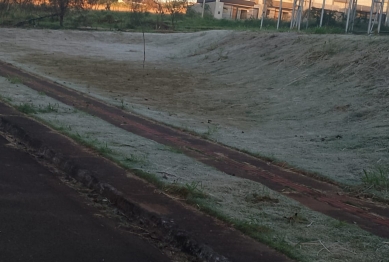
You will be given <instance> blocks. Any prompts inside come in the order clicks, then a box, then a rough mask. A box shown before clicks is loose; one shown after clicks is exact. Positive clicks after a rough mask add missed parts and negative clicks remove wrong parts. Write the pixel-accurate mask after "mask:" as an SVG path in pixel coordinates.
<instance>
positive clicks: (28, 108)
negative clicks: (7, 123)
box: [16, 103, 37, 115]
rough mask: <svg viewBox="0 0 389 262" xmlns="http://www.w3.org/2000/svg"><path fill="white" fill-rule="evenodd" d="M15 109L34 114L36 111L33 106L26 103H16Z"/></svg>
mask: <svg viewBox="0 0 389 262" xmlns="http://www.w3.org/2000/svg"><path fill="white" fill-rule="evenodd" d="M16 109H17V110H19V111H20V112H22V113H24V114H27V115H31V114H36V112H37V111H36V109H35V107H34V106H33V105H31V104H28V103H24V104H20V105H18V106H16Z"/></svg>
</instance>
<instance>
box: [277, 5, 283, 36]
mask: <svg viewBox="0 0 389 262" xmlns="http://www.w3.org/2000/svg"><path fill="white" fill-rule="evenodd" d="M281 16H282V0H280V7H279V8H278V20H277V30H278V28H279V27H280V20H281Z"/></svg>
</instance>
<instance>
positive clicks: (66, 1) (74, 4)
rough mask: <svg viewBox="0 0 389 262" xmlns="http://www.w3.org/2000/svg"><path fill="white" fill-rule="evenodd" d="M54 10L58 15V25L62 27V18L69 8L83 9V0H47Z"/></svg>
mask: <svg viewBox="0 0 389 262" xmlns="http://www.w3.org/2000/svg"><path fill="white" fill-rule="evenodd" d="M49 1H50V4H51V6H52V7H53V9H54V11H55V12H56V13H57V14H58V16H59V25H60V26H61V27H63V19H64V16H65V15H66V13H67V12H68V10H69V8H74V9H83V8H84V1H83V0H49Z"/></svg>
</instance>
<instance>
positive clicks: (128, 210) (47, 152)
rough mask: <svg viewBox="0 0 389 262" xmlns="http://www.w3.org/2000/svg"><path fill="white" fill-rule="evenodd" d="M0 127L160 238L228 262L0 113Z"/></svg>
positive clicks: (202, 257)
mask: <svg viewBox="0 0 389 262" xmlns="http://www.w3.org/2000/svg"><path fill="white" fill-rule="evenodd" d="M0 130H1V131H2V132H4V133H7V134H10V135H12V136H13V137H15V138H16V139H17V140H19V142H20V143H22V144H24V145H25V146H26V147H27V148H28V149H30V150H31V151H32V152H33V153H34V154H36V155H38V156H39V157H42V158H43V159H44V160H46V161H48V162H49V163H51V164H53V165H55V166H56V167H57V168H58V169H60V170H61V171H63V172H65V173H66V174H67V175H68V176H70V177H72V178H74V179H75V180H77V181H79V182H81V183H82V184H83V185H85V186H86V187H88V188H90V189H94V190H95V191H96V192H98V193H99V194H101V195H102V196H104V197H105V198H107V199H108V200H109V201H110V202H111V203H112V204H114V205H115V206H116V207H117V208H118V209H120V210H121V211H122V212H123V213H124V214H125V215H126V216H127V217H128V218H130V219H134V220H139V221H142V223H143V224H144V225H145V226H147V227H149V228H153V229H154V230H158V231H159V233H160V235H161V236H164V237H163V241H165V242H167V243H170V244H171V245H173V246H175V247H177V248H179V249H181V250H182V251H183V252H186V253H188V254H190V255H193V256H195V257H197V258H198V259H199V260H201V261H207V262H228V261H229V260H228V259H227V258H225V257H224V256H222V255H220V254H218V253H216V252H215V251H213V249H212V248H211V247H209V246H207V245H205V244H203V243H199V242H198V241H197V240H196V239H194V238H193V237H192V236H191V235H190V234H189V233H188V232H186V231H185V230H182V229H180V228H179V225H177V224H175V223H174V221H172V220H170V219H169V218H167V217H163V216H160V215H158V214H156V213H153V212H150V211H148V210H146V209H144V208H142V207H140V206H139V205H138V204H137V203H135V202H133V201H131V200H130V199H127V198H126V197H125V195H124V194H123V193H122V192H120V191H119V190H117V189H116V188H115V187H113V186H112V185H110V184H107V183H102V182H100V181H99V180H98V179H97V178H96V176H95V175H94V173H93V172H91V171H89V170H86V169H83V168H81V167H79V166H77V165H76V164H75V163H73V161H71V160H70V159H68V158H67V157H66V156H64V155H63V154H61V153H60V152H55V151H54V150H52V149H51V148H50V146H48V145H46V144H45V143H44V142H43V141H40V140H38V139H35V138H33V137H31V136H30V135H29V134H28V133H27V132H26V131H25V130H24V129H23V128H21V127H19V126H17V125H15V124H14V123H12V122H11V121H10V120H8V119H4V118H3V117H1V116H0Z"/></svg>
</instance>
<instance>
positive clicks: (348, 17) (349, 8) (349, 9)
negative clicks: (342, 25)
mask: <svg viewBox="0 0 389 262" xmlns="http://www.w3.org/2000/svg"><path fill="white" fill-rule="evenodd" d="M352 1H353V0H349V2H348V10H347V20H346V30H345V32H346V34H347V31H348V23H349V20H350V12H351V3H352Z"/></svg>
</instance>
